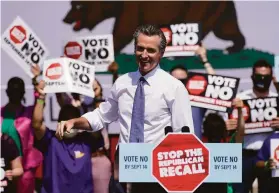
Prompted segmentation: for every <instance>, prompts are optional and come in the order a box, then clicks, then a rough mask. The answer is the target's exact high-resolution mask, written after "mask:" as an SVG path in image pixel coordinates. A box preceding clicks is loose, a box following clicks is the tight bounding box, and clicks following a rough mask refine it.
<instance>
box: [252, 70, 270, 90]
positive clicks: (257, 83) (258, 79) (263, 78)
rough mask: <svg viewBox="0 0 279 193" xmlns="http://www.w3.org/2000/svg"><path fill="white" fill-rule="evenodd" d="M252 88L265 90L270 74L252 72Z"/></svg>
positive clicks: (267, 86)
mask: <svg viewBox="0 0 279 193" xmlns="http://www.w3.org/2000/svg"><path fill="white" fill-rule="evenodd" d="M252 80H253V85H254V89H256V90H257V91H259V92H266V91H268V89H269V87H270V84H271V81H272V76H271V75H261V74H254V75H252Z"/></svg>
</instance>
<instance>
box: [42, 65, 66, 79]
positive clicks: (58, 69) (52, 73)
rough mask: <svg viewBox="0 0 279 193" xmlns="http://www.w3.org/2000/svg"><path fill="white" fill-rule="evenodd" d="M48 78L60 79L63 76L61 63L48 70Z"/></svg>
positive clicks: (51, 66)
mask: <svg viewBox="0 0 279 193" xmlns="http://www.w3.org/2000/svg"><path fill="white" fill-rule="evenodd" d="M45 75H46V77H48V78H49V79H51V80H56V79H59V78H60V77H61V76H62V75H63V68H62V66H61V64H59V63H53V64H51V65H50V66H49V67H48V68H47V69H46V74H45Z"/></svg>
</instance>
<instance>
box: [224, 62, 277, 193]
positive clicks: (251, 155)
mask: <svg viewBox="0 0 279 193" xmlns="http://www.w3.org/2000/svg"><path fill="white" fill-rule="evenodd" d="M251 79H252V82H253V88H252V89H249V90H246V91H243V92H241V93H239V94H238V95H237V97H238V98H240V99H242V100H246V99H252V98H260V97H276V96H278V95H277V93H274V92H272V91H271V90H270V84H271V82H272V79H273V72H272V66H271V65H270V64H269V63H268V62H266V61H265V60H258V61H257V62H255V64H254V65H253V71H252V76H251ZM228 121H234V120H231V119H230V120H228ZM270 134H271V133H268V132H266V133H255V134H247V135H245V136H244V142H243V154H242V155H243V162H242V164H243V165H242V170H243V171H242V172H243V176H242V184H236V185H235V187H234V188H235V192H237V193H238V192H239V193H248V192H249V191H250V190H251V189H252V184H253V182H254V180H255V178H258V187H259V193H263V192H265V189H266V181H265V179H267V178H266V176H265V175H266V174H265V172H264V171H263V170H262V169H260V168H256V167H255V161H256V157H257V154H258V151H259V149H260V148H261V147H262V144H263V142H264V140H265V139H266V138H267V137H268V136H269V135H270Z"/></svg>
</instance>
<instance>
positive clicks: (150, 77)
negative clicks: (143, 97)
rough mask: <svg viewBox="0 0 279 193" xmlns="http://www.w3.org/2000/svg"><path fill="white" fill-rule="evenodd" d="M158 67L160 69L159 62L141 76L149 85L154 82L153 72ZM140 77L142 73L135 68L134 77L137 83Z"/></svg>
mask: <svg viewBox="0 0 279 193" xmlns="http://www.w3.org/2000/svg"><path fill="white" fill-rule="evenodd" d="M158 69H161V68H160V64H158V65H157V66H156V67H155V68H154V69H153V70H151V71H150V72H148V73H147V74H146V75H144V76H143V77H144V79H145V80H146V82H147V84H148V85H149V86H150V85H151V84H152V83H153V82H154V79H155V73H156V72H157V71H158ZM140 77H142V75H141V73H140V72H139V70H137V71H136V78H135V80H136V82H137V83H138V81H139V79H140Z"/></svg>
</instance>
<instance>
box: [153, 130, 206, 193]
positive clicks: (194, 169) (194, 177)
mask: <svg viewBox="0 0 279 193" xmlns="http://www.w3.org/2000/svg"><path fill="white" fill-rule="evenodd" d="M152 174H153V176H154V177H155V178H156V179H157V181H158V182H159V183H160V184H161V186H163V187H164V189H165V190H166V191H167V192H174V191H178V192H182V191H187V192H188V191H190V192H193V191H194V190H195V189H196V188H198V187H199V185H200V184H201V183H202V182H203V181H204V180H205V178H206V177H207V176H208V175H209V151H208V149H207V148H206V147H205V146H204V144H203V143H202V142H201V141H200V140H199V139H198V138H197V137H196V136H195V135H193V134H190V133H184V134H175V133H169V134H168V135H167V136H166V137H165V139H164V140H163V141H162V142H161V143H160V144H158V146H156V147H155V148H154V149H153V151H152ZM183 182H187V183H183Z"/></svg>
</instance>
